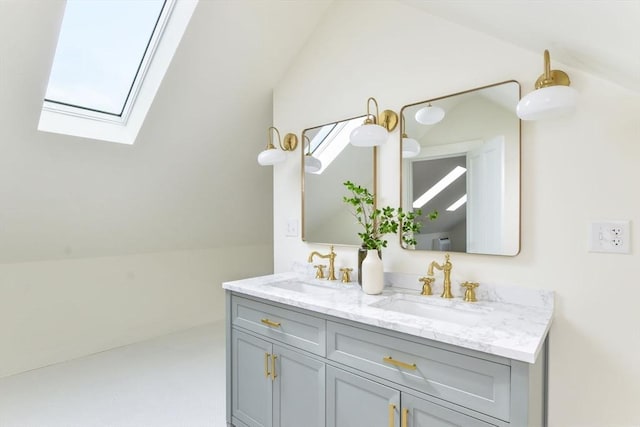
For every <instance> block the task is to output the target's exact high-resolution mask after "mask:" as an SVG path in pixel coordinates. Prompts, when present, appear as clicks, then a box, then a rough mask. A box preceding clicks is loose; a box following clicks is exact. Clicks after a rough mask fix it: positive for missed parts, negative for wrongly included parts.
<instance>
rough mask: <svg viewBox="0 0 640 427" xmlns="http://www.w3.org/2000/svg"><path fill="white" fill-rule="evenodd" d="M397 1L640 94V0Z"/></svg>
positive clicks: (541, 62) (540, 70) (534, 72)
mask: <svg viewBox="0 0 640 427" xmlns="http://www.w3.org/2000/svg"><path fill="white" fill-rule="evenodd" d="M399 1H402V2H404V3H406V4H410V5H412V6H414V7H416V8H419V9H421V10H423V11H426V12H428V13H430V14H432V15H436V16H439V17H441V18H444V19H447V20H449V21H451V22H455V23H457V24H459V25H462V26H465V27H468V28H471V29H474V30H476V31H480V32H483V33H485V34H489V35H491V36H494V37H496V38H500V39H503V40H505V41H508V42H511V43H513V44H515V45H518V46H520V47H523V48H525V49H528V50H531V51H532V52H536V53H539V54H540V69H539V70H532V74H534V76H533V77H532V80H535V79H536V78H537V76H538V75H539V74H542V72H543V58H542V53H543V52H544V50H545V49H548V50H549V52H550V54H551V66H552V68H554V63H555V62H556V61H557V62H560V63H562V64H566V65H568V66H570V67H574V68H577V69H581V70H583V71H586V72H588V73H590V74H592V75H595V76H598V77H600V78H604V79H606V80H609V81H611V82H614V83H616V84H618V85H620V86H622V87H624V88H627V89H630V90H633V91H637V92H640V1H637V0H614V1H604V0H479V1H476V0H456V1H450V0H399ZM556 68H561V67H556ZM526 91H528V89H527V90H525V93H526Z"/></svg>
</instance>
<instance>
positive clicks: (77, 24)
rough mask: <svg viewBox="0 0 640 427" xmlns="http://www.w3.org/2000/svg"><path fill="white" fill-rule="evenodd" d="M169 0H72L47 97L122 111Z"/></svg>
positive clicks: (90, 107)
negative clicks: (92, 0)
mask: <svg viewBox="0 0 640 427" xmlns="http://www.w3.org/2000/svg"><path fill="white" fill-rule="evenodd" d="M165 3H166V2H165V1H164V0H142V1H140V0H128V1H126V2H124V1H99V2H95V1H94V2H90V1H86V0H85V1H80V0H68V1H67V6H66V9H65V13H64V20H63V22H62V27H61V29H60V36H59V38H58V47H57V49H56V56H55V58H54V61H53V67H52V69H51V75H50V76H49V86H48V87H47V94H46V96H45V101H49V102H53V103H56V104H61V105H67V106H73V107H78V108H83V109H86V110H91V111H97V112H102V113H106V114H110V115H114V116H122V114H123V113H124V108H125V104H126V102H127V99H128V98H129V97H130V95H131V93H132V88H133V86H134V82H135V80H136V77H137V76H138V75H139V74H141V73H140V71H141V70H142V66H143V63H144V59H146V58H145V53H146V52H147V51H148V48H149V46H150V44H151V40H152V36H153V35H154V29H155V28H156V24H157V23H158V20H159V18H160V13H161V12H162V9H163V7H164V6H165Z"/></svg>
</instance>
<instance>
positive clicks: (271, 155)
mask: <svg viewBox="0 0 640 427" xmlns="http://www.w3.org/2000/svg"><path fill="white" fill-rule="evenodd" d="M272 131H275V133H276V135H277V136H278V145H280V150H278V149H277V148H276V146H275V145H273V139H272ZM267 137H268V142H267V146H266V148H265V149H264V150H263V151H261V152H260V154H258V163H259V164H260V165H261V166H271V165H275V164H277V163H282V162H284V161H285V160H286V159H287V155H286V153H285V151H293V150H295V149H296V147H297V146H298V137H297V136H296V135H295V134H293V133H288V134H286V135H285V136H284V144H283V143H282V140H281V139H280V132H279V131H278V129H276V128H275V127H273V126H270V127H269V128H268V129H267Z"/></svg>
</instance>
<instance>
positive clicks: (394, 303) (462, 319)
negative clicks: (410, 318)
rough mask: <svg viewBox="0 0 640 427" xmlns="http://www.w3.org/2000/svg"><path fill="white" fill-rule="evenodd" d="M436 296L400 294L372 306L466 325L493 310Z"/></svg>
mask: <svg viewBox="0 0 640 427" xmlns="http://www.w3.org/2000/svg"><path fill="white" fill-rule="evenodd" d="M435 298H437V297H423V296H415V295H405V294H398V295H394V296H392V297H389V298H386V299H384V300H382V301H379V302H376V303H373V304H370V306H371V307H377V308H380V309H383V310H389V311H394V312H397V313H403V314H410V315H414V316H420V317H424V318H427V319H432V320H439V321H444V322H449V323H457V324H461V325H466V326H472V325H476V324H478V323H480V322H481V321H482V319H483V318H484V317H485V316H486V315H487V314H489V313H490V312H491V311H492V310H491V309H490V308H487V307H477V306H468V307H464V306H462V304H468V303H461V302H459V301H448V300H436V299H435ZM463 307H464V308H463Z"/></svg>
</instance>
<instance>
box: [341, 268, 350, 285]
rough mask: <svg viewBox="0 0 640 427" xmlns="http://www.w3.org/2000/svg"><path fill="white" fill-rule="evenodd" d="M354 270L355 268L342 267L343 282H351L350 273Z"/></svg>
mask: <svg viewBox="0 0 640 427" xmlns="http://www.w3.org/2000/svg"><path fill="white" fill-rule="evenodd" d="M352 271H353V268H341V269H340V272H342V280H341V281H342V283H349V282H350V281H351V276H350V273H351V272H352Z"/></svg>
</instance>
